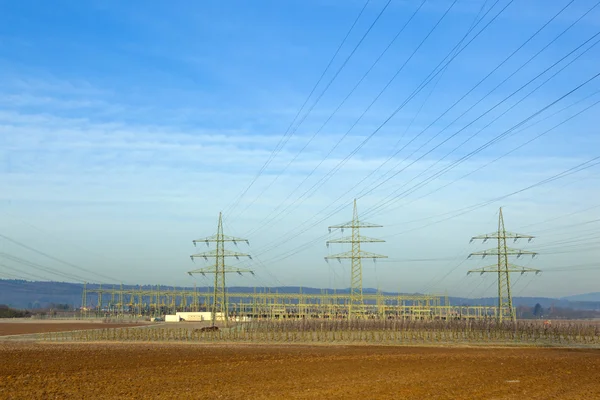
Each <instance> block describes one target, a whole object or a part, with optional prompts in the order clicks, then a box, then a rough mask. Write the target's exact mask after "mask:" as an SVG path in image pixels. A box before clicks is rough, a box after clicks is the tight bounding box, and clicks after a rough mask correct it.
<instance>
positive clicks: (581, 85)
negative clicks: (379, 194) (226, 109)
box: [274, 74, 600, 248]
mask: <svg viewBox="0 0 600 400" xmlns="http://www.w3.org/2000/svg"><path fill="white" fill-rule="evenodd" d="M598 75H600V74H596V75H595V76H593V77H591V78H589V79H588V80H586V81H585V82H583V83H581V84H580V85H578V86H577V87H575V88H574V89H572V90H570V91H569V92H567V93H566V94H564V95H563V96H561V97H559V98H558V99H557V100H555V101H553V102H552V103H550V104H549V105H547V106H546V107H544V108H542V109H540V110H538V111H537V112H536V113H534V114H532V115H531V116H529V117H528V118H526V119H525V120H523V121H521V122H520V123H518V124H517V125H515V126H513V127H512V128H511V129H509V130H507V131H505V132H504V133H502V134H500V135H498V136H496V138H494V139H492V140H491V141H489V142H487V143H486V144H484V145H483V146H481V147H480V148H479V149H477V150H475V151H474V152H471V153H470V154H468V155H467V156H464V157H463V158H462V159H461V160H464V159H466V157H468V156H471V155H472V154H474V153H475V152H478V151H481V150H482V149H484V148H486V147H488V146H490V145H491V144H493V143H494V142H495V141H497V140H498V138H499V137H502V136H503V135H504V136H505V135H506V134H507V133H510V132H511V131H513V130H514V129H516V128H518V127H520V126H522V125H523V124H525V123H526V122H528V121H529V120H531V119H532V118H534V117H535V116H536V115H539V114H540V113H541V112H543V111H545V110H546V109H548V108H550V107H551V106H553V105H554V104H556V103H557V102H559V101H561V100H562V99H564V98H565V97H567V96H569V95H570V94H572V93H573V92H575V91H576V90H578V89H580V88H581V87H583V86H584V85H586V84H588V83H589V82H591V81H592V80H593V79H595V78H596V77H597V76H598ZM461 160H459V161H458V162H461ZM455 163H456V162H455ZM378 208H381V206H379V207H375V208H373V209H371V210H369V211H367V212H366V213H365V214H372V212H373V210H374V209H375V210H376V209H378ZM325 218H327V217H325ZM325 218H323V219H322V220H324V219H325ZM392 236H394V235H392ZM287 240H289V239H287ZM276 247H277V246H274V248H276Z"/></svg>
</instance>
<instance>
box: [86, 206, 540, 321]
mask: <svg viewBox="0 0 600 400" xmlns="http://www.w3.org/2000/svg"><path fill="white" fill-rule="evenodd" d="M380 227H382V226H381V225H377V224H373V223H369V222H365V221H362V220H361V219H360V218H359V213H358V208H357V203H356V200H354V204H353V217H352V220H351V221H350V222H347V223H343V224H338V225H332V226H329V230H330V232H331V231H332V230H334V229H339V230H340V231H341V232H342V233H343V230H344V229H346V230H348V229H349V230H350V233H351V234H350V236H346V237H342V238H340V239H332V240H329V241H327V242H326V244H327V246H329V245H330V244H333V243H337V244H341V243H343V244H346V243H348V244H350V245H351V249H350V250H349V251H346V252H342V253H338V254H333V255H330V256H327V257H325V260H326V261H327V262H330V261H332V260H336V261H339V262H342V260H349V261H350V264H351V268H350V282H351V286H350V288H349V290H335V289H322V290H320V291H319V292H318V293H314V291H312V292H310V291H308V292H307V291H303V290H302V288H300V289H298V290H297V291H295V292H283V290H282V291H280V290H279V289H271V288H268V287H254V288H253V289H252V290H251V291H246V292H242V291H237V292H236V291H228V290H227V285H226V276H227V275H228V274H233V273H236V274H240V275H243V274H253V273H254V271H253V270H252V269H242V268H234V267H231V266H228V265H227V264H226V259H228V258H231V257H233V258H236V259H240V258H241V257H247V258H249V259H252V256H251V255H250V254H246V253H241V252H235V251H231V250H228V249H226V243H234V244H236V245H237V243H245V244H246V245H249V244H250V242H249V240H248V239H244V238H238V237H233V236H229V235H226V234H225V233H224V232H223V216H222V214H221V213H219V219H218V224H217V233H216V234H215V235H212V236H209V237H206V238H202V239H196V240H193V244H194V245H197V244H206V245H207V246H210V244H214V246H215V249H214V250H209V251H207V252H201V253H197V254H193V255H191V256H190V257H191V258H192V260H194V259H195V258H202V259H204V260H214V262H213V263H212V265H210V266H208V267H205V268H200V269H194V270H191V271H188V274H189V275H192V274H201V275H204V276H207V275H210V276H213V278H214V286H213V287H212V288H209V289H208V290H200V289H198V288H196V287H193V288H181V287H177V288H176V287H165V286H161V285H156V286H154V287H143V288H142V287H137V288H132V287H129V288H124V287H123V286H122V285H121V286H119V287H115V286H112V287H110V286H109V287H107V286H106V285H105V286H102V285H97V286H96V287H91V286H88V284H84V287H83V295H82V313H84V314H86V315H87V314H93V315H101V314H103V315H115V316H127V315H129V316H154V317H162V316H165V315H171V316H174V315H177V314H178V313H186V312H187V313H202V315H203V317H202V318H203V319H204V320H211V322H212V324H213V325H215V324H216V322H217V321H222V323H224V324H225V325H228V324H229V322H230V321H248V320H263V319H312V318H314V319H330V320H334V319H402V320H481V319H494V320H496V321H497V322H499V323H502V322H503V321H513V322H514V321H516V312H515V307H514V306H513V302H512V294H511V283H510V282H511V281H510V275H511V273H520V274H524V273H528V272H533V273H536V274H537V273H539V272H541V271H540V270H539V269H534V268H526V267H520V266H517V265H514V264H512V263H510V262H509V257H511V256H516V257H521V256H525V255H530V256H535V255H536V254H537V253H535V252H531V251H525V250H519V249H514V248H511V247H508V246H507V241H508V240H512V241H514V242H516V241H517V240H518V239H527V240H529V241H531V240H532V239H533V238H534V237H533V236H531V235H525V234H518V233H511V232H507V231H506V229H505V227H504V217H503V213H502V209H500V212H499V219H498V230H497V231H496V232H493V233H490V234H486V235H480V236H474V237H473V238H471V241H474V240H478V239H480V240H483V241H484V242H486V241H487V240H495V241H496V242H497V246H496V247H495V248H493V249H490V250H485V251H481V252H474V253H471V254H470V255H469V256H468V257H472V256H481V257H482V258H485V257H487V256H494V257H496V260H497V262H496V263H495V264H493V265H490V266H485V267H482V268H478V269H472V270H469V271H468V273H469V274H470V273H479V274H484V273H494V274H496V275H497V284H498V302H497V305H496V306H490V305H475V306H473V305H470V306H465V305H453V304H450V301H449V298H448V296H447V295H443V296H440V295H434V294H413V295H407V294H400V293H392V294H390V293H383V292H382V291H380V290H378V291H377V292H376V293H364V292H363V269H362V260H363V259H373V260H375V259H379V258H386V256H385V255H380V254H376V253H372V252H368V251H365V250H363V249H362V247H361V245H362V244H364V243H382V242H384V240H381V239H376V238H372V237H367V236H363V235H361V230H364V229H368V228H380ZM198 315H200V314H198ZM198 318H200V317H198ZM181 319H184V320H185V318H178V319H177V320H178V321H179V320H181Z"/></svg>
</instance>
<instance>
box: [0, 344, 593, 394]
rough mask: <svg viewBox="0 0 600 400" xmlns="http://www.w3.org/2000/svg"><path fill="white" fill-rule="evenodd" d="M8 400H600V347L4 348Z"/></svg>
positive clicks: (3, 387) (0, 366)
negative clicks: (83, 399) (156, 399)
mask: <svg viewBox="0 0 600 400" xmlns="http://www.w3.org/2000/svg"><path fill="white" fill-rule="evenodd" d="M0 357H1V358H0V359H2V362H1V363H0V398H2V399H74V398H77V399H80V398H93V399H109V398H114V399H117V398H128V399H152V398H161V399H165V398H177V399H282V398H285V399H325V398H332V399H333V398H335V399H586V400H589V399H598V398H600V350H591V349H587V350H586V349H531V348H511V349H508V348H440V347H437V348H436V347H421V348H418V347H412V348H410V347H375V346H299V345H298V346H292V345H280V346H267V345H229V346H227V345H198V344H156V343H149V344H145V343H133V344H119V343H111V344H103V343H95V344H94V343H79V344H60V343H58V344H56V343H37V344H36V343H16V342H13V343H9V342H4V343H2V342H0Z"/></svg>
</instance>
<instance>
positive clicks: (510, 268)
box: [467, 263, 542, 275]
mask: <svg viewBox="0 0 600 400" xmlns="http://www.w3.org/2000/svg"><path fill="white" fill-rule="evenodd" d="M508 271H509V272H517V273H518V272H520V273H521V274H524V273H526V272H535V273H536V274H539V273H540V272H542V270H541V269H537V268H529V267H523V266H521V265H515V264H511V263H509V264H508ZM486 272H496V273H497V272H498V265H497V264H494V265H488V266H487V267H481V268H475V269H471V270H469V271H468V272H467V275H468V274H475V273H479V274H484V273H486Z"/></svg>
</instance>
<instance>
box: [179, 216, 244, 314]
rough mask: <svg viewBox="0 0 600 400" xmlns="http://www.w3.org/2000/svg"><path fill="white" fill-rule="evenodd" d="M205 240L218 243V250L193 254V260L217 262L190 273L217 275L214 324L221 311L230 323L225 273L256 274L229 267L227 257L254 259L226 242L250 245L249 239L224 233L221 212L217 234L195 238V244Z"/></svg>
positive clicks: (214, 296)
mask: <svg viewBox="0 0 600 400" xmlns="http://www.w3.org/2000/svg"><path fill="white" fill-rule="evenodd" d="M199 242H205V243H206V245H207V246H208V245H209V243H211V242H214V243H216V244H217V248H216V250H211V251H207V252H204V253H198V254H193V255H191V256H190V258H191V259H192V261H194V258H196V257H202V258H204V259H205V260H208V259H209V258H214V259H215V264H214V265H212V266H210V267H207V268H200V269H195V270H193V271H189V272H188V274H189V275H192V274H202V275H204V276H206V274H214V275H215V287H214V291H213V304H212V316H211V317H212V324H213V326H214V325H215V321H216V317H217V313H221V315H222V316H223V319H224V320H225V325H228V314H227V295H226V292H225V274H228V273H237V274H240V275H241V274H242V273H243V272H250V273H251V274H253V275H254V271H252V270H249V269H241V268H232V267H227V266H226V265H225V257H235V258H237V259H238V260H239V258H240V257H248V258H250V259H252V257H251V256H250V255H249V254H244V253H238V252H235V251H230V250H226V249H225V242H233V244H235V245H236V246H237V243H238V242H245V243H246V244H247V245H250V242H248V240H247V239H242V238H237V237H233V236H227V235H224V234H223V218H222V215H221V213H219V226H218V228H217V234H216V235H213V236H209V237H206V238H204V239H197V240H193V241H192V243H194V246H196V243H199Z"/></svg>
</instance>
